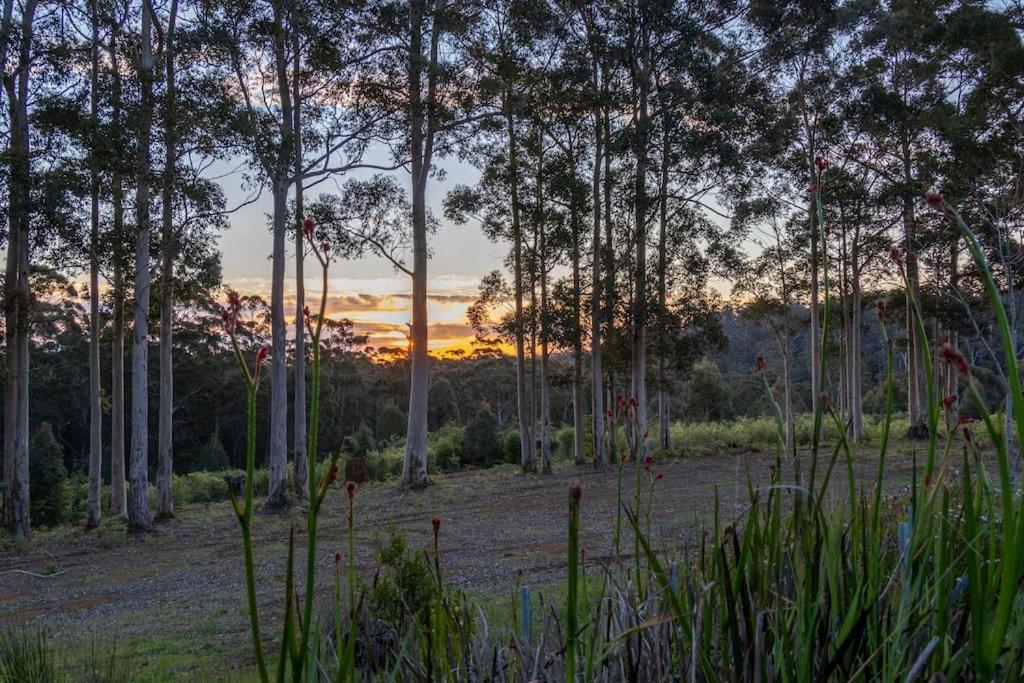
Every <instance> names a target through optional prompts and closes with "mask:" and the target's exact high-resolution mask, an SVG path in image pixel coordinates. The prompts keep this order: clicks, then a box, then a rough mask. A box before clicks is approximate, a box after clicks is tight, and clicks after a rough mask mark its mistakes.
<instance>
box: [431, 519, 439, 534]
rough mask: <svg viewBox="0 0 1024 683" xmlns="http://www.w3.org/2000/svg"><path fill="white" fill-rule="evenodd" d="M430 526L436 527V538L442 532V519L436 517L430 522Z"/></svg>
mask: <svg viewBox="0 0 1024 683" xmlns="http://www.w3.org/2000/svg"><path fill="white" fill-rule="evenodd" d="M430 525H431V526H432V527H434V537H435V538H436V537H437V534H438V532H439V531H441V518H440V517H434V518H433V519H432V520H430Z"/></svg>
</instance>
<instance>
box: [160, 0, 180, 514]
mask: <svg viewBox="0 0 1024 683" xmlns="http://www.w3.org/2000/svg"><path fill="white" fill-rule="evenodd" d="M177 19H178V0H171V6H170V10H169V13H168V16H167V31H166V32H165V33H164V70H165V77H164V88H165V89H166V92H165V94H164V178H163V181H164V182H163V198H162V202H163V206H162V207H161V208H162V211H163V215H162V216H161V218H162V221H163V226H162V233H163V234H162V235H161V240H160V241H161V242H162V243H163V250H162V251H163V254H162V256H163V272H162V274H161V277H162V279H161V283H160V288H161V290H160V294H161V298H160V408H159V410H160V415H159V435H158V437H157V441H158V445H157V468H156V518H157V519H171V518H172V517H174V495H173V493H172V491H171V484H172V482H173V479H174V425H173V420H174V357H173V349H174V330H173V325H174V259H175V257H176V256H177V244H176V242H175V237H174V206H173V201H174V167H175V163H176V158H175V157H176V155H177V144H178V140H177V135H178V131H177V116H178V113H177V110H176V93H175V89H174V75H175V73H174V69H175V64H174V56H175V55H174V29H175V24H176V22H177Z"/></svg>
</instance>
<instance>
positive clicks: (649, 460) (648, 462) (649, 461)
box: [644, 455, 654, 472]
mask: <svg viewBox="0 0 1024 683" xmlns="http://www.w3.org/2000/svg"><path fill="white" fill-rule="evenodd" d="M652 467H654V456H653V455H648V456H647V457H646V458H644V470H645V471H647V472H650V471H651V468H652Z"/></svg>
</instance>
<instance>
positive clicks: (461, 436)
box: [427, 422, 466, 472]
mask: <svg viewBox="0 0 1024 683" xmlns="http://www.w3.org/2000/svg"><path fill="white" fill-rule="evenodd" d="M465 440H466V432H465V429H463V428H462V427H460V426H459V425H457V424H454V423H451V422H449V423H448V424H446V425H445V426H443V427H441V429H439V430H437V431H436V432H433V433H432V434H430V436H429V438H428V439H427V466H428V467H429V468H430V469H431V470H432V471H442V472H444V471H446V470H454V469H457V468H458V467H459V465H460V464H461V463H462V462H463V459H464V457H465Z"/></svg>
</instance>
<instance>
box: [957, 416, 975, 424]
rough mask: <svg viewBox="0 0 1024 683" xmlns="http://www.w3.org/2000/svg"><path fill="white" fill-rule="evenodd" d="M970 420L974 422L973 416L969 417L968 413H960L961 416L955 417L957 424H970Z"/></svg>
mask: <svg viewBox="0 0 1024 683" xmlns="http://www.w3.org/2000/svg"><path fill="white" fill-rule="evenodd" d="M972 422H974V418H973V417H970V416H969V415H961V416H960V417H958V418H957V420H956V423H957V424H958V425H969V424H971V423H972Z"/></svg>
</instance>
